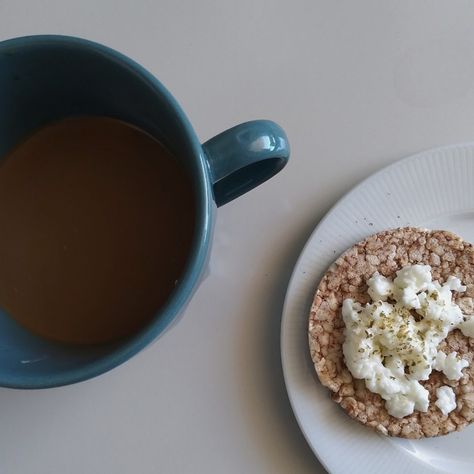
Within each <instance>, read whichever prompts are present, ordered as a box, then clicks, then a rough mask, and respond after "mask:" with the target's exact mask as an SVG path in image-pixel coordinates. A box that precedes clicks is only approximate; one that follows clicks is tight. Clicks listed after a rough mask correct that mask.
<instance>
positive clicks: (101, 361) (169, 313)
mask: <svg viewBox="0 0 474 474" xmlns="http://www.w3.org/2000/svg"><path fill="white" fill-rule="evenodd" d="M41 43H43V44H44V46H48V45H51V44H52V45H64V46H68V45H71V46H75V47H79V48H83V49H84V50H87V49H89V50H92V51H95V52H99V53H101V54H102V55H103V56H105V57H107V58H108V59H111V60H114V61H115V62H117V63H119V64H120V65H123V66H125V67H128V68H130V69H131V71H132V72H133V73H135V74H137V75H138V76H139V77H140V79H142V80H143V81H144V82H145V83H146V84H147V85H148V86H149V87H150V88H151V89H152V90H153V91H154V92H155V93H158V94H160V95H161V96H162V97H163V98H164V99H165V100H166V102H167V103H168V104H169V105H170V106H171V108H172V109H173V113H174V115H175V116H176V118H177V119H178V122H179V124H180V126H181V127H182V128H183V131H184V132H185V136H186V137H187V139H188V140H189V145H190V149H191V150H192V154H193V156H194V159H195V160H197V162H198V164H199V166H198V169H199V176H198V177H195V178H194V182H195V183H197V186H196V188H197V191H198V196H197V206H198V212H197V218H196V229H195V233H194V236H193V243H192V247H191V255H190V257H189V259H188V263H187V265H186V268H185V270H184V272H183V274H182V278H181V280H180V282H179V283H178V285H177V287H176V289H175V290H174V291H173V293H172V294H171V296H170V298H169V299H168V301H167V302H166V303H165V305H164V306H162V307H161V308H160V309H159V310H158V311H157V312H156V313H155V315H154V316H153V318H152V320H151V322H150V323H148V324H147V325H146V326H145V327H144V328H142V329H141V330H140V331H138V333H136V334H134V335H132V336H129V337H128V338H127V339H126V340H125V341H124V342H123V343H119V345H118V347H117V348H114V349H112V350H111V351H110V352H107V353H106V354H105V355H104V356H100V357H99V358H98V359H96V360H93V361H91V362H87V363H85V364H84V365H83V366H80V367H77V368H72V369H65V370H61V372H58V373H55V374H53V375H31V376H28V377H27V378H25V377H24V376H23V375H20V374H13V373H10V374H5V373H4V374H1V373H0V386H2V387H8V388H18V389H34V388H51V387H58V386H63V385H69V384H73V383H77V382H81V381H84V380H88V379H91V378H93V377H96V376H98V375H101V374H103V373H105V372H108V371H109V370H112V369H113V368H115V367H117V366H119V365H121V364H123V363H124V362H126V361H127V360H128V359H130V358H131V357H132V356H134V355H135V354H137V353H138V352H140V351H141V350H142V349H144V348H145V347H146V346H148V345H149V344H150V343H151V342H153V341H154V340H156V339H157V338H158V337H159V336H160V335H162V334H163V333H164V332H165V331H166V329H168V328H169V327H170V326H171V324H172V323H173V322H175V320H176V319H177V318H178V316H179V314H180V313H181V311H183V310H184V308H185V306H186V304H187V302H188V301H189V299H190V298H191V296H192V295H193V293H194V289H195V288H196V286H197V284H198V282H199V280H200V277H201V275H202V273H203V270H204V268H205V265H206V263H207V258H208V254H209V249H210V241H211V234H212V225H213V214H214V209H215V204H214V198H213V192H212V186H211V182H210V175H209V167H208V164H207V161H206V158H205V155H204V151H203V149H202V145H201V143H200V141H199V139H198V137H197V135H196V132H195V131H194V128H193V127H192V125H191V123H190V121H189V119H188V118H187V116H186V114H185V113H184V111H183V109H182V108H181V106H180V105H179V103H178V101H177V100H176V99H175V97H174V96H173V95H172V94H171V93H170V92H169V91H168V89H167V88H166V87H165V86H164V85H163V84H162V83H161V82H160V81H159V80H158V79H157V78H156V77H155V76H154V75H153V74H152V73H151V72H149V71H148V70H147V69H145V68H144V67H143V66H141V65H140V64H139V63H137V62H136V61H134V60H133V59H131V58H130V57H128V56H126V55H125V54H123V53H120V52H118V51H116V50H114V49H112V48H110V47H108V46H105V45H103V44H100V43H97V42H95V41H91V40H87V39H84V38H80V37H76V36H68V35H54V34H47V35H29V36H20V37H15V38H11V39H7V40H4V41H0V52H1V50H2V49H4V48H6V47H12V46H13V47H26V46H30V45H35V46H38V45H40V44H41ZM85 350H87V349H85Z"/></svg>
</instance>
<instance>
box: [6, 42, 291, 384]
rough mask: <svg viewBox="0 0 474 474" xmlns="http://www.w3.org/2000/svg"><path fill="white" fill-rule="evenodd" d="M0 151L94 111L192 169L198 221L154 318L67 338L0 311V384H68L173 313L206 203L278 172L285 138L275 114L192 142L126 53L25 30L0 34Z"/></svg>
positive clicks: (172, 104)
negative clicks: (74, 342)
mask: <svg viewBox="0 0 474 474" xmlns="http://www.w3.org/2000/svg"><path fill="white" fill-rule="evenodd" d="M0 104H1V107H0V157H4V156H5V154H6V153H7V152H8V151H9V150H10V149H12V147H14V146H15V145H16V144H18V143H19V142H20V141H21V140H23V139H24V138H25V137H27V136H28V135H29V134H31V133H32V132H33V131H34V130H35V129H38V128H39V127H41V126H43V125H45V124H47V123H49V122H52V121H55V120H59V119H62V118H65V117H70V116H77V115H101V116H108V117H114V118H118V119H121V120H124V121H126V122H128V123H131V124H134V125H136V126H138V127H139V128H141V129H143V130H145V131H146V132H148V133H150V134H151V135H153V136H154V137H155V138H157V139H158V140H159V141H160V142H162V143H163V144H164V145H165V146H166V147H167V148H168V149H169V150H170V151H171V152H172V153H173V154H174V155H175V156H176V157H179V158H180V159H181V160H182V161H183V163H184V165H185V166H186V167H187V168H188V169H189V170H190V173H191V175H192V176H193V180H194V186H195V193H196V206H197V210H196V213H197V225H196V230H195V235H194V240H193V244H192V251H191V256H190V258H189V261H188V263H187V266H186V269H185V271H184V274H183V276H182V278H181V280H180V282H179V284H178V285H177V287H176V288H175V291H174V292H173V294H172V295H171V296H170V298H169V299H168V301H167V303H166V304H165V305H164V306H163V307H161V308H157V312H156V315H155V317H154V318H153V320H152V321H151V322H150V323H149V324H148V325H147V326H146V327H145V328H143V329H142V330H141V331H140V332H138V333H136V334H133V335H131V336H130V337H128V338H127V339H125V340H122V341H119V342H115V343H111V344H107V345H100V346H88V347H79V346H77V347H75V346H66V345H61V344H57V343H53V342H50V341H47V340H45V339H42V338H39V337H37V336H35V335H33V334H31V333H29V332H28V331H26V330H25V329H23V328H22V327H21V326H19V325H18V324H17V323H16V322H15V321H14V320H13V319H12V318H11V317H9V316H8V314H6V313H5V312H4V311H2V310H0V386H4V387H13V388H46V387H54V386H60V385H66V384H71V383H75V382H79V381H82V380H86V379H89V378H91V377H94V376H97V375H99V374H101V373H103V372H106V371H108V370H110V369H112V368H113V367H116V366H117V365H119V364H121V363H122V362H124V361H126V360H127V359H129V358H130V357H132V356H133V355H134V354H136V353H137V352H139V351H140V350H141V349H143V348H144V347H145V346H147V345H148V344H149V343H150V342H152V341H153V340H154V339H156V338H157V337H158V336H159V335H160V334H162V333H163V331H164V330H165V329H167V328H168V327H169V326H170V325H171V323H172V322H174V321H176V319H177V317H178V315H179V314H180V313H181V312H182V310H183V308H184V307H185V305H186V303H187V302H188V300H189V299H190V297H191V296H192V294H193V292H194V290H195V289H196V287H197V285H198V284H199V281H200V279H201V278H202V274H203V271H204V270H205V268H206V265H207V260H208V256H209V251H210V244H211V240H212V230H213V222H214V218H215V211H216V208H217V207H218V206H221V205H223V204H225V203H227V202H229V201H230V200H232V199H234V198H236V197H238V196H240V195H241V194H243V193H245V192H247V191H249V190H250V189H252V188H253V187H255V186H257V185H258V184H260V183H262V182H264V181H266V180H267V179H268V178H270V177H271V176H273V175H274V174H276V173H277V172H278V171H280V170H281V169H282V168H283V167H284V166H285V164H286V162H287V160H288V158H289V145H288V140H287V137H286V135H285V133H284V132H283V130H282V129H281V128H280V127H279V126H278V125H277V124H275V123H274V122H271V121H267V120H256V121H252V122H246V123H243V124H240V125H237V126H236V127H233V128H231V129H229V130H226V131H225V132H223V133H221V134H220V135H217V136H216V137H214V138H212V139H211V140H209V141H208V142H206V143H204V144H203V145H201V143H200V142H199V140H198V138H197V137H196V134H195V132H194V130H193V128H192V127H191V125H190V123H189V121H188V119H187V118H186V116H185V115H184V113H183V111H182V110H181V108H180V106H179V105H178V103H177V102H176V100H175V99H174V98H173V96H172V95H171V94H170V93H169V92H168V91H167V90H166V89H165V87H164V86H163V85H162V84H161V83H160V82H159V81H158V80H157V79H156V78H155V77H154V76H153V75H152V74H150V73H149V72H148V71H146V70H145V69H144V68H143V67H141V66H140V65H139V64H137V63H136V62H134V61H132V60H131V59H129V58H127V57H126V56H124V55H122V54H120V53H118V52H116V51H114V50H112V49H110V48H107V47H105V46H102V45H100V44H97V43H93V42H90V41H87V40H83V39H80V38H73V37H68V36H56V35H42V36H28V37H22V38H14V39H11V40H7V41H4V42H0Z"/></svg>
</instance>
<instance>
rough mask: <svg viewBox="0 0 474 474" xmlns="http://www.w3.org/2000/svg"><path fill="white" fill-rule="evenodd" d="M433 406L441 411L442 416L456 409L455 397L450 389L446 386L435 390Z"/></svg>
mask: <svg viewBox="0 0 474 474" xmlns="http://www.w3.org/2000/svg"><path fill="white" fill-rule="evenodd" d="M436 397H437V400H436V401H435V405H436V406H437V407H438V408H439V409H440V410H441V412H442V413H443V415H447V414H448V413H450V412H452V411H453V410H454V409H455V408H456V395H455V394H454V391H453V389H452V388H451V387H448V386H446V385H444V386H442V387H439V388H438V389H436Z"/></svg>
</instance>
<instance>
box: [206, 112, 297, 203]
mask: <svg viewBox="0 0 474 474" xmlns="http://www.w3.org/2000/svg"><path fill="white" fill-rule="evenodd" d="M203 149H204V152H205V155H206V157H207V162H208V166H209V170H210V175H211V182H212V185H213V188H214V199H215V201H216V204H217V206H223V205H224V204H227V203H228V202H229V201H232V200H233V199H235V198H237V197H239V196H241V195H242V194H244V193H246V192H247V191H250V190H251V189H253V188H254V187H255V186H258V185H259V184H261V183H263V182H264V181H266V180H267V179H270V178H271V177H272V176H274V175H275V174H277V173H278V172H279V171H280V170H281V169H282V168H283V167H284V166H285V165H286V163H287V162H288V158H289V157H290V145H289V144H288V138H287V137H286V134H285V132H284V131H283V129H282V128H281V127H280V126H279V125H277V124H276V123H275V122H272V121H270V120H253V121H251V122H245V123H241V124H240V125H236V126H235V127H232V128H229V129H228V130H226V131H224V132H222V133H220V134H219V135H216V136H215V137H214V138H211V139H210V140H208V141H207V142H206V143H204V144H203Z"/></svg>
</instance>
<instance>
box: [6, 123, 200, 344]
mask: <svg viewBox="0 0 474 474" xmlns="http://www.w3.org/2000/svg"><path fill="white" fill-rule="evenodd" d="M194 225H195V201H194V195H193V189H192V183H191V179H190V177H189V176H188V174H187V172H186V171H185V169H184V167H183V166H182V165H181V164H180V163H179V162H178V160H177V159H176V158H174V157H173V156H172V155H171V154H170V153H169V152H168V151H167V150H166V149H165V148H164V147H163V146H162V145H161V144H160V143H159V142H158V141H156V140H155V139H153V138H152V137H150V136H149V135H147V134H146V133H145V132H143V131H141V130H139V129H137V128H135V127H132V126H130V125H128V124H126V123H124V122H121V121H118V120H114V119H110V118H105V117H79V118H70V119H66V120H62V121H60V122H57V123H54V124H51V125H48V126H46V127H45V128H42V129H40V130H38V131H37V132H35V133H34V134H33V135H31V136H30V137H29V138H28V139H27V140H25V141H24V142H22V143H20V144H19V145H18V146H17V147H16V148H15V149H14V150H13V151H12V152H10V154H9V155H7V156H6V157H4V158H3V160H2V161H1V162H0V306H1V307H2V308H3V309H4V310H5V311H7V312H8V314H9V315H10V316H11V317H13V318H14V319H15V320H17V321H18V322H19V323H20V324H21V325H23V326H24V327H26V328H28V329H30V330H31V331H33V332H34V333H36V334H38V335H41V336H43V337H46V338H49V339H54V340H56V341H62V342H66V343H73V344H96V343H103V342H108V341H111V340H115V339H118V338H121V337H124V336H127V335H130V334H132V333H134V332H135V331H137V330H139V329H140V328H142V327H143V326H144V325H146V323H147V322H149V321H150V319H151V318H152V317H153V316H154V314H155V313H156V311H157V310H159V309H160V307H161V306H162V305H163V304H164V303H165V302H166V300H167V299H168V297H169V296H170V293H171V292H172V291H173V289H174V287H175V284H176V282H177V280H179V278H180V276H181V275H182V272H183V270H184V267H185V264H186V261H187V259H188V257H189V254H190V246H191V240H192V236H193V231H194Z"/></svg>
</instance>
